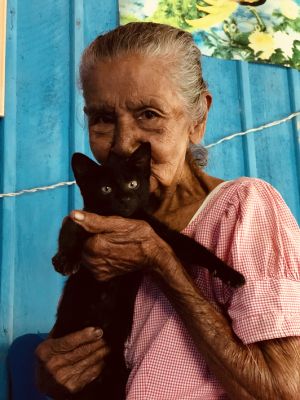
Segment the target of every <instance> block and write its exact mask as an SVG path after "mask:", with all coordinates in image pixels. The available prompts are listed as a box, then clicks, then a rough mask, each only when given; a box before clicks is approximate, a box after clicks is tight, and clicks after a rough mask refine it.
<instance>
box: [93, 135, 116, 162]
mask: <svg viewBox="0 0 300 400" xmlns="http://www.w3.org/2000/svg"><path fill="white" fill-rule="evenodd" d="M89 137H90V147H91V150H92V153H93V155H94V156H95V158H96V160H98V161H99V162H104V161H105V160H106V158H107V156H108V154H109V152H110V149H111V146H112V142H113V140H112V136H108V135H98V134H97V133H95V132H93V131H90V134H89Z"/></svg>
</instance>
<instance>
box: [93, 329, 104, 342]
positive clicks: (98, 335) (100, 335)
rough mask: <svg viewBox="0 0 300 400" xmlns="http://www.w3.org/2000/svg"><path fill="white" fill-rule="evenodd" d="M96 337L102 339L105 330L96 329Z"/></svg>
mask: <svg viewBox="0 0 300 400" xmlns="http://www.w3.org/2000/svg"><path fill="white" fill-rule="evenodd" d="M95 335H96V336H97V337H98V338H99V339H100V338H102V336H103V330H102V329H100V328H96V329H95Z"/></svg>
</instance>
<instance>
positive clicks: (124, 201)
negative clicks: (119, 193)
mask: <svg viewBox="0 0 300 400" xmlns="http://www.w3.org/2000/svg"><path fill="white" fill-rule="evenodd" d="M130 200H131V197H129V196H127V197H122V199H121V202H122V203H123V204H128V203H129V202H130Z"/></svg>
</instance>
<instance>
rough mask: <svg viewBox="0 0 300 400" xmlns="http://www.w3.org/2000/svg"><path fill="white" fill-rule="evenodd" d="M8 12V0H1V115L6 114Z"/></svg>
mask: <svg viewBox="0 0 300 400" xmlns="http://www.w3.org/2000/svg"><path fill="white" fill-rule="evenodd" d="M6 12H7V3H6V0H0V117H1V116H3V115H4V94H5V49H6Z"/></svg>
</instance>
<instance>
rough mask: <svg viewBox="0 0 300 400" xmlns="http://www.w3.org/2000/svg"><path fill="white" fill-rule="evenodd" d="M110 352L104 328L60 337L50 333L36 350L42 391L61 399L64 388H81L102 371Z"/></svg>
mask: <svg viewBox="0 0 300 400" xmlns="http://www.w3.org/2000/svg"><path fill="white" fill-rule="evenodd" d="M109 351H110V350H109V348H108V347H107V345H106V343H105V341H104V340H103V339H102V331H101V329H96V328H86V329H83V330H82V331H79V332H75V333H72V334H70V335H67V336H65V337H62V338H59V339H53V338H51V334H50V338H49V339H46V340H45V341H44V342H42V343H41V344H40V345H39V346H38V348H37V350H36V356H37V359H38V368H37V381H38V385H39V387H40V389H41V391H43V392H45V393H48V394H49V395H50V396H51V395H52V397H53V395H54V394H55V396H56V397H57V398H59V397H58V396H61V395H63V393H64V391H67V392H75V391H78V390H80V389H81V388H83V387H84V386H85V385H87V384H88V383H89V382H91V381H92V380H93V379H95V377H97V376H98V375H99V374H100V373H101V371H102V369H103V366H104V364H105V357H106V356H107V354H108V353H109ZM55 396H54V398H56V397H55ZM64 398H65V397H64Z"/></svg>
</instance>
